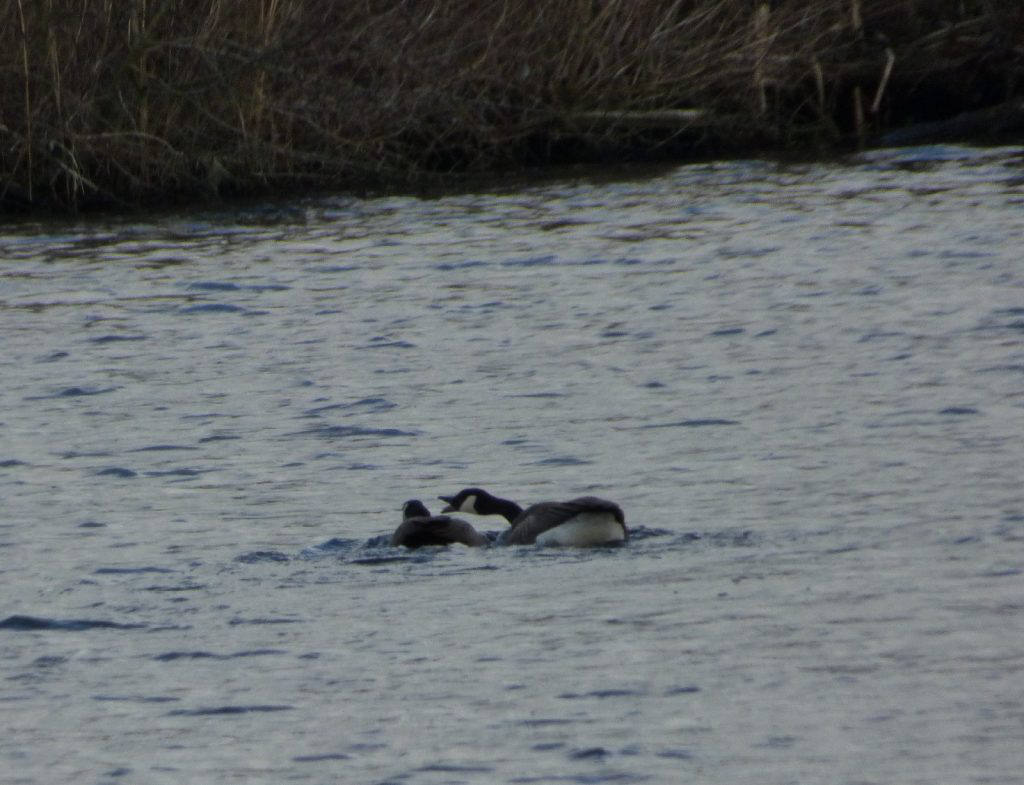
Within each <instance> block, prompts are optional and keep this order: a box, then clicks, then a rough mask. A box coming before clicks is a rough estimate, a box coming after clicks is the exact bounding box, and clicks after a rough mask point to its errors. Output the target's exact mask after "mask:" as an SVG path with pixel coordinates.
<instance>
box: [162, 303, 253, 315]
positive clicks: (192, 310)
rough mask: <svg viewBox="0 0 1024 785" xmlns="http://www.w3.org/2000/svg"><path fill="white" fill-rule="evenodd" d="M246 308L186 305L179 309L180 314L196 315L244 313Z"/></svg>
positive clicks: (214, 304) (228, 304)
mask: <svg viewBox="0 0 1024 785" xmlns="http://www.w3.org/2000/svg"><path fill="white" fill-rule="evenodd" d="M244 312H245V308H242V307H241V306H239V305H231V304H230V303H199V304H198V305H185V306H182V307H181V308H179V309H178V313H181V314H187V315H190V316H191V315H194V314H204V313H244Z"/></svg>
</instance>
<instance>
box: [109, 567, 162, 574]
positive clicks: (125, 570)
mask: <svg viewBox="0 0 1024 785" xmlns="http://www.w3.org/2000/svg"><path fill="white" fill-rule="evenodd" d="M147 572H160V573H173V572H174V570H169V569H167V568H166V567H100V568H99V569H96V570H93V571H92V574H93V575H139V574H142V573H147Z"/></svg>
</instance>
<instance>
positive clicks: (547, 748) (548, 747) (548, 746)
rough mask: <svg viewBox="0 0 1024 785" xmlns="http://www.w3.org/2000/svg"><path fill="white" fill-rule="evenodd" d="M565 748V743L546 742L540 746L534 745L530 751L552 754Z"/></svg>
mask: <svg viewBox="0 0 1024 785" xmlns="http://www.w3.org/2000/svg"><path fill="white" fill-rule="evenodd" d="M564 747H565V742H562V741H544V742H541V743H540V744H534V745H533V746H532V747H530V749H531V750H534V751H536V752H551V751H553V750H560V749H563V748H564Z"/></svg>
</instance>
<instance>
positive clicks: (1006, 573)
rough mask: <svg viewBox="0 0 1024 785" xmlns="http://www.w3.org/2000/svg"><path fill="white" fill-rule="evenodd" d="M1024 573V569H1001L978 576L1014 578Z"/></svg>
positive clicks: (984, 572) (987, 571) (984, 571)
mask: <svg viewBox="0 0 1024 785" xmlns="http://www.w3.org/2000/svg"><path fill="white" fill-rule="evenodd" d="M1022 573H1024V568H1021V567H999V568H996V569H992V570H983V571H982V572H980V573H978V574H979V575H981V576H982V577H985V578H1012V577H1014V576H1016V575H1021V574H1022Z"/></svg>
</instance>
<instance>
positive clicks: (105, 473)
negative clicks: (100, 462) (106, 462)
mask: <svg viewBox="0 0 1024 785" xmlns="http://www.w3.org/2000/svg"><path fill="white" fill-rule="evenodd" d="M96 476H97V477H118V478H120V479H122V480H131V479H134V478H136V477H138V476H139V475H138V474H137V473H136V472H134V471H132V470H131V469H125V468H124V467H122V466H108V467H107V468H106V469H100V470H99V471H97V472H96Z"/></svg>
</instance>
